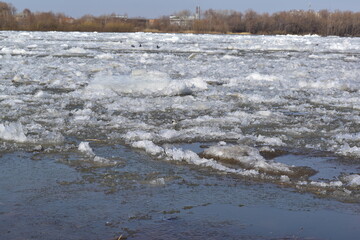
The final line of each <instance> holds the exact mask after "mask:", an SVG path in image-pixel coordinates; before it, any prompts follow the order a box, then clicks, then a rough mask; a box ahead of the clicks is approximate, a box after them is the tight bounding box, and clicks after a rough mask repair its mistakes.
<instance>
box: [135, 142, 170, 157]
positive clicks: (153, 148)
mask: <svg viewBox="0 0 360 240" xmlns="http://www.w3.org/2000/svg"><path fill="white" fill-rule="evenodd" d="M132 146H133V147H135V148H140V149H144V150H145V151H146V152H147V153H149V154H151V155H158V154H161V153H163V152H164V149H163V148H162V147H159V146H157V145H155V144H154V143H153V142H152V141H149V140H144V141H138V142H134V143H133V144H132Z"/></svg>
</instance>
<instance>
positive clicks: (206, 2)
mask: <svg viewBox="0 0 360 240" xmlns="http://www.w3.org/2000/svg"><path fill="white" fill-rule="evenodd" d="M1 1H3V2H7V3H11V4H12V5H13V6H14V7H16V9H17V10H18V12H19V11H22V10H23V9H24V8H29V9H30V10H32V11H33V12H36V11H41V12H45V11H52V12H54V13H64V14H66V15H68V16H72V17H81V16H83V15H85V14H92V15H95V16H99V15H102V14H111V13H116V14H125V13H127V14H128V15H129V16H130V17H136V16H142V17H147V18H155V17H160V16H163V15H170V14H171V13H174V12H176V11H180V10H191V11H195V6H197V5H199V6H201V8H202V9H203V10H206V9H210V8H212V9H217V10H220V9H231V10H236V11H240V12H244V11H246V10H247V9H253V10H255V11H257V12H260V13H262V12H269V13H273V12H278V11H283V10H292V9H304V10H307V9H309V7H311V9H313V10H321V9H328V10H350V11H354V12H359V11H360V0H341V1H339V0H251V1H245V0H176V1H172V0H101V1H99V0H57V1H52V0H31V1H29V0H1Z"/></svg>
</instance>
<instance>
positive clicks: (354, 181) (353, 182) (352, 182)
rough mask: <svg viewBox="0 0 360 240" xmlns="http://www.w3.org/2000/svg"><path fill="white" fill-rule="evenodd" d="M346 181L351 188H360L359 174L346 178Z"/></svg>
mask: <svg viewBox="0 0 360 240" xmlns="http://www.w3.org/2000/svg"><path fill="white" fill-rule="evenodd" d="M344 180H345V181H346V182H347V184H348V185H349V186H351V187H356V186H360V175H359V174H353V175H349V176H346V177H345V178H344Z"/></svg>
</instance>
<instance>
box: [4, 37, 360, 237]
mask: <svg viewBox="0 0 360 240" xmlns="http://www.w3.org/2000/svg"><path fill="white" fill-rule="evenodd" d="M359 94H360V39H359V38H338V37H327V38H323V37H319V36H235V35H234V36H231V35H181V34H151V33H131V34H102V33H58V32H50V33H40V32H0V162H1V163H0V166H2V172H1V171H0V179H2V181H4V179H11V178H14V175H15V176H17V177H18V178H21V177H22V175H23V174H24V173H19V172H16V171H15V170H14V168H15V167H16V166H17V165H16V161H18V164H20V165H21V163H23V164H22V165H21V166H22V167H20V169H21V168H24V169H26V167H24V164H25V165H27V164H31V163H32V164H34V165H31V166H30V167H29V166H28V167H29V169H33V168H35V169H37V170H36V171H39V169H38V168H37V167H39V168H40V169H42V168H43V171H40V172H39V173H34V174H35V175H36V179H37V180H38V181H40V182H43V183H38V181H35V180H34V179H32V178H31V177H30V176H28V177H29V179H32V180H31V181H34V183H32V184H33V185H36V184H39V186H40V187H39V188H40V189H42V187H41V186H42V185H41V184H43V185H44V187H45V186H46V184H45V183H48V184H50V185H51V181H50V179H52V178H51V177H52V176H54V179H56V181H55V180H54V181H55V182H54V183H53V184H54V188H55V189H57V188H59V189H60V188H66V187H68V188H71V190H69V189H67V191H69V192H70V191H74V192H76V194H77V195H76V194H75V195H74V194H70V193H68V194H69V196H72V197H73V198H75V199H76V197H74V196H78V195H79V196H78V197H79V199H80V198H82V197H85V198H91V196H88V195H90V193H89V192H86V194H85V193H83V194H80V193H79V191H80V190H79V189H82V187H84V188H91V187H89V186H88V185H90V186H91V185H96V186H100V188H102V187H103V188H106V190H104V191H106V192H107V193H108V192H110V193H109V194H115V195H116V194H118V193H117V192H118V191H120V190H121V191H125V192H126V191H127V194H129V195H131V194H135V193H133V192H134V190H133V188H136V191H138V193H136V194H140V192H141V189H142V188H146V189H148V188H151V189H152V187H154V186H155V187H160V188H164V187H166V186H167V187H168V188H173V189H172V190H173V191H174V192H173V193H174V194H181V191H182V190H181V189H182V187H180V186H182V185H183V184H185V185H186V186H187V187H194V186H201V187H199V189H198V190H199V194H198V195H197V194H195V193H194V192H193V193H191V191H190V192H186V193H185V192H184V193H183V194H185V195H184V196H189V198H190V199H191V198H192V197H190V196H191V194H194V195H195V196H196V197H194V198H195V199H196V198H199V199H198V200H195V199H194V201H195V202H196V203H195V204H194V205H196V206H202V207H204V208H205V207H208V205H209V204H208V202H206V201H205V202H203V203H202V204H204V205H201V201H200V199H202V198H203V197H205V196H207V197H209V195H208V194H210V195H211V191H214V192H217V191H225V192H226V191H228V193H227V194H225V193H223V192H222V193H221V194H220V195H221V197H220V196H218V197H214V199H218V200H219V201H218V202H217V203H220V202H221V201H220V199H227V200H226V201H227V202H226V201H225V202H226V203H229V202H231V203H233V199H232V197H234V198H235V197H238V195H242V194H249V193H248V192H246V191H249V192H251V194H250V196H252V194H253V195H254V196H255V195H256V193H257V191H256V189H257V188H266V187H265V186H267V184H269V185H270V186H271V187H270V188H273V190H264V189H262V190H259V191H261V192H262V193H261V194H263V195H264V196H262V197H254V198H256V199H258V200H257V201H258V202H261V203H262V202H263V201H265V200H264V199H268V198H271V199H272V200H271V201H275V200H274V193H273V192H275V193H276V194H279V195H281V196H278V197H275V199H278V198H283V197H282V196H283V195H287V194H289V195H290V196H292V194H295V195H296V196H301V197H300V198H309V197H306V196H308V195H307V194H310V195H311V196H314V195H315V196H319V197H321V199H326V200H322V201H324V202H327V201H334V202H332V203H328V204H330V206H332V207H333V208H337V207H336V206H337V204H340V205H341V206H343V205H342V204H343V203H341V202H346V204H345V206H346V207H344V208H346V209H347V208H349V206H350V208H354V209H355V210H354V209H352V210H351V211H355V212H356V213H355V215H351V217H355V216H356V217H357V219H359V218H358V216H359V212H360V209H359V207H358V203H359V202H360V125H359V124H360V98H359ZM14 153H18V155H16V154H15V155H14ZM28 155H29V156H28ZM11 158H14V159H15V160H13V162H12V164H14V165H12V164H10V163H9V159H11ZM26 158H28V159H29V160H28V161H30V163H26V161H25V162H24V160H23V159H26ZM30 159H32V160H39V161H32V160H30ZM134 159H135V160H134ZM136 159H138V160H136ZM40 160H41V161H40ZM40 163H42V164H45V163H48V165H46V164H45V165H46V166H42V167H41V166H38V165H41V164H40ZM53 165H54V166H53ZM66 167H70V170H69V169H68V170H66V171H65V170H63V168H66ZM49 169H52V170H49ZM54 169H57V170H54ZM71 169H72V170H76V171H77V173H74V172H72V170H71ZM186 169H188V170H186ZM14 171H15V172H14ZM53 171H54V172H53ZM62 171H65V172H68V173H67V174H69V176H68V175H66V173H64V175H62V174H61V172H62ZM69 171H70V172H69ZM9 172H12V174H10V173H9ZM25 172H26V171H25ZM47 173H48V174H47ZM78 174H79V175H78ZM25 175H26V174H25ZM198 175H200V176H198ZM67 176H68V177H67ZM25 177H26V176H25ZM67 178H69V179H67ZM74 178H75V179H77V180H74ZM192 181H193V183H192ZM233 181H235V183H233ZM14 182H18V180H14V181H13V182H12V183H14ZM20 182H21V181H20ZM25 182H26V181H25ZM225 182H226V184H224V185H226V187H224V186H223V187H220V186H222V185H221V184H222V183H225ZM229 182H231V183H229ZM239 182H240V183H242V184H241V186H242V188H246V189H247V190H243V192H241V193H240V192H239V191H240V190H236V191H235V192H233V191H234V189H233V188H235V187H234V185H233V184H239ZM248 183H250V184H254V186H252V185H251V186H248V185H247V184H248ZM23 184H25V183H19V185H18V186H23ZM27 184H30V183H29V181H27ZM137 184H139V185H137ZM207 184H208V185H207ZM258 184H260V185H261V184H264V185H261V187H259V186H258ZM25 185H26V184H25ZM230 185H231V186H233V187H232V188H230V187H229V186H230ZM135 186H137V187H135ZM139 186H142V187H139ZM214 186H217V187H214ZM2 187H3V189H5V190H2V194H7V195H8V196H10V195H11V191H10V189H12V187H11V183H8V185H6V184H5V183H3V186H2ZM139 188H140V189H139ZM6 189H8V190H6ZM30 189H31V188H30ZM59 189H57V190H56V191H57V192H58V191H60V190H59ZM235 189H237V188H235ZM289 190H290V191H292V192H291V193H290V192H288V191H289ZM6 191H8V192H6ZM19 191H20V192H21V191H23V192H26V191H27V190H26V189H22V190H19ZM19 191H17V193H18V192H19ZM39 191H40V190H39ZM81 191H84V190H81ZM136 191H135V192H136ZM151 191H155V190H151ZM159 191H160V190H159ZM184 191H185V190H184ZM130 192H131V193H130ZM176 192H178V193H176ZM293 192H295V193H293ZM298 192H301V193H302V194H299V193H298ZM304 193H305V194H304ZM0 194H1V193H0ZM27 194H28V193H27ZM57 194H59V193H57ZM147 194H150V193H147ZM151 194H158V196H162V195H161V193H153V192H152V193H151ZM151 194H150V195H151ZM163 194H165V193H163ZM168 194H169V193H168V192H167V193H166V194H165V195H164V196H168V197H169V195H168ZM259 194H260V193H259ZM45 195H46V194H45ZM80 195H81V196H80ZM14 196H15V195H14ZM35 196H38V195H36V194H35ZM184 196H183V197H179V198H180V200H181V201H183V202H184V204H185V202H187V200H189V199H186V197H184ZM21 198H24V199H28V198H33V196H32V197H30V196H28V195H26V194H25V193H24V194H22V195H21ZM129 198H130V197H129ZM290 198H294V199H292V200H289V202H288V203H286V204H284V205H281V206H282V207H281V208H288V207H289V208H290V205H292V204H293V203H294V202H296V200H295V199H296V198H297V197H294V196H293V197H290ZM140 199H141V200H143V201H144V202H146V199H145V198H144V199H143V198H139V199H138V201H140ZM231 199H232V200H231ZM259 199H261V200H259ZM166 200H168V201H173V200H174V199H172V200H170V199H169V198H166ZM166 200H162V201H164V202H166ZM180 200H179V201H180ZM7 201H9V202H11V197H8V199H7V200H6V199H5V200H1V198H0V207H2V206H7V205H6V204H7ZM24 201H25V200H24ZM49 201H51V200H49ZM74 201H75V200H74ZM99 201H103V202H107V200H104V199H102V200H99ZM156 201H158V202H160V203H161V200H159V199H156ZM214 201H215V200H214ZM247 201H248V202H252V201H253V199H248V200H244V202H247ZM257 201H256V200H255V201H254V202H257ZM304 201H305V202H307V201H310V202H311V201H312V200H309V199H307V200H304ZM313 201H315V202H311V203H309V202H308V203H309V205H311V206H312V204H313V205H316V206H318V205H319V204H323V203H322V201H321V200H319V199H317V200H313ZM338 201H339V202H338ZM125 202H126V201H125V200H124V204H125ZM128 202H132V204H135V203H134V202H133V201H131V200H129V201H128ZM215 202H216V201H215ZM265 202H266V201H265ZM107 203H108V202H107ZM29 204H30V203H29ZM56 204H60V203H58V202H57V203H56ZM66 204H70V203H69V202H67V203H66ZM66 204H65V203H64V207H66V206H68V207H69V205H66ZM89 204H90V205H91V204H93V202H90V203H89ZM129 204H130V203H129ZM164 204H165V203H164ZM206 204H208V205H206ZM221 204H223V202H222V203H221ZM221 204H220V205H219V208H220V209H221V207H222V208H223V209H224V211H223V212H226V211H230V212H232V211H233V210H232V209H231V208H229V206H227V205H226V206H225V207H224V205H221ZM259 204H260V203H259ZM347 204H348V205H347ZM48 205H49V204H48ZM70 205H71V204H70ZM125 205H126V204H125ZM165 205H166V204H165ZM240 205H241V206H242V204H240ZM57 206H60V205H57ZM71 206H73V207H74V205H71ZM129 206H130V209H133V208H136V207H135V205H131V204H130V205H129ZM268 206H269V205H267V207H268ZM334 206H335V207H334ZM48 207H49V208H50V206H48ZM147 207H148V208H150V209H153V210H151V211H149V212H147V213H143V214H138V215H135V216H133V217H129V218H128V219H127V220H126V222H128V220H129V219H130V220H138V221H145V220H149V219H154V218H156V216H154V215H156V214H155V213H154V212H158V211H160V210H154V209H157V208H159V206H158V205H157V206H147ZM177 207H179V206H177ZM15 208H16V207H15ZM24 208H25V207H24ZM143 208H144V211H145V207H143ZM175 208H176V207H175ZM193 208H194V206H183V209H184V210H188V209H193ZM208 208H210V210H209V211H210V212H214V209H212V210H211V207H208ZM213 208H215V207H214V206H213ZM295 208H296V207H295ZM298 208H299V209H303V206H301V207H300V206H299V207H298ZM310 209H311V210H313V208H312V207H310ZM14 211H15V210H14ZM23 211H25V210H23ZM34 211H35V210H34ZM44 211H45V210H44ZM49 211H50V210H49ZM76 211H80V210H79V209H77V210H76ZM243 211H245V210H243ZM247 211H249V212H250V210H249V209H247ZM344 211H345V210H344ZM346 211H347V210H346ZM25 212H26V211H25ZM194 212H195V213H196V212H197V211H195V210H194ZM198 212H199V213H198V214H200V215H201V210H199V211H198ZM265 212H266V211H265ZM163 213H164V214H165V215H166V214H168V215H174V214H175V215H176V214H178V215H179V216H176V217H173V218H169V219H170V220H169V221H172V220H174V221H178V220H179V219H180V220H181V219H182V217H184V216H182V215H181V213H180V211H177V210H168V211H165V210H164V211H163ZM8 214H10V213H9V212H6V211H3V212H2V213H1V212H0V218H1V217H2V218H5V220H3V221H4V222H6V223H7V224H9V225H11V224H10V223H9V222H11V221H10V220H9V219H10V218H7V217H6V216H8ZM111 214H114V213H111ZM111 214H110V213H109V215H111ZM128 214H130V213H128ZM268 214H269V215H271V213H268ZM274 214H277V213H274ZM15 215H16V214H15ZM95 215H96V214H95ZM205 215H206V214H205ZM205 215H204V214H203V215H202V216H205ZM341 216H342V215H341ZM207 217H208V216H207V215H206V218H207ZM19 218H20V217H19ZM34 218H35V217H34ZM113 218H116V217H115V216H113ZM234 218H235V217H234ZM294 218H296V219H301V216H294ZM335 218H336V216H335ZM78 220H79V219H78ZM193 220H194V219H193ZM220 220H221V217H219V221H220ZM227 220H228V219H227ZM44 221H45V220H44ZM46 221H47V220H46ZM79 221H81V220H79ZM124 221H125V220H124ZM194 221H195V220H194ZM197 221H200V220H198V219H197ZM221 221H222V220H221ZM224 221H225V220H224ZM229 221H230V220H229ZM249 221H250V220H249ZM304 222H305V221H304ZM121 223H122V222H121V221H120V222H117V223H107V224H105V225H106V226H107V227H112V228H120V227H119V225H121ZM152 224H153V223H152ZM225 225H226V226H227V228H229V229H228V230H226V231H227V232H231V233H234V236H235V235H236V234H237V233H238V232H236V231H235V230H234V229H230V228H231V227H229V226H233V225H231V224H228V225H227V224H225ZM345 225H346V224H345ZM183 226H184V228H187V227H189V226H188V225H186V224H185V223H183ZM131 227H133V228H136V227H135V226H130V227H128V228H126V229H127V230H123V232H127V233H128V235H129V236H133V237H135V238H136V236H137V237H139V236H141V235H139V234H138V235H137V234H136V232H135V233H134V231H133V232H132V231H131V230H129V228H131ZM147 227H149V228H150V229H152V227H151V226H147ZM167 227H168V226H167ZM79 228H80V227H79ZM84 228H85V227H84ZM84 228H82V229H84ZM164 228H165V227H164ZM244 228H245V227H244ZM260 228H261V226H258V229H257V230H259V229H260ZM124 229H125V228H124ZM145 229H146V228H145ZM47 230H48V231H50V230H51V229H50V230H49V229H47ZM52 230H53V231H55V230H54V229H52ZM352 230H353V231H354V232H355V230H354V229H352ZM149 231H150V230H149ZM159 231H161V230H159ZM194 231H195V230H194ZM214 231H215V230H214ZM224 231H225V230H224ZM244 231H245V230H244ZM356 231H358V232H359V231H360V230H359V229H357V230H356ZM13 232H14V231H13ZM13 232H12V233H13ZM100 232H101V231H100ZM103 232H104V231H103ZM110 232H111V231H110ZM175 232H176V231H175ZM254 232H255V233H256V234H259V235H260V236H264V235H265V236H268V234H269V232H266V233H265V232H261V231H256V230H254ZM254 232H251V231H248V232H246V231H245V233H246V234H248V235H250V236H254V234H255V233H254ZM350 232H351V231H350ZM12 233H8V234H12ZM217 233H218V235H216V234H215V235H214V236H219V235H220V236H221V234H223V233H222V232H217ZM153 234H155V235H158V234H160V233H158V232H157V233H153ZM199 234H201V233H199ZM256 234H255V235H256ZM279 234H280V236H287V234H289V232H280V233H279ZM291 234H295V235H296V234H298V235H301V234H302V233H299V232H296V233H294V232H291ZM310 234H311V232H310ZM313 234H314V235H315V236H319V237H325V238H327V235H324V234H320V235H316V234H315V233H313ZM11 236H12V237H14V238H15V237H16V234H15V235H11ZM158 236H160V235H158ZM173 236H176V234H175V233H174V235H173ZM191 236H192V235H191ZM201 236H202V237H204V236H207V237H209V235H206V232H204V233H203V235H201ZM330 236H331V234H330ZM86 237H87V239H91V238H89V236H86ZM143 237H144V239H146V238H148V237H149V236H143ZM153 237H154V236H153ZM192 237H193V238H194V236H192ZM228 237H229V238H231V237H232V236H231V234H230V236H228ZM339 237H343V236H339ZM34 238H36V236H35V237H34ZM39 238H40V237H39ZM139 238H141V237H139ZM175 238H176V237H175ZM19 239H20V238H19ZM68 239H70V238H68ZM74 239H78V238H76V237H75V238H74ZM95 239H98V238H95ZM199 239H201V238H199Z"/></svg>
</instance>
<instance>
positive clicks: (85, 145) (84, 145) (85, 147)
mask: <svg viewBox="0 0 360 240" xmlns="http://www.w3.org/2000/svg"><path fill="white" fill-rule="evenodd" d="M78 150H79V151H80V152H82V153H85V154H87V155H89V156H95V153H94V152H93V150H92V148H91V147H90V144H89V142H81V143H80V144H79V147H78Z"/></svg>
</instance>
